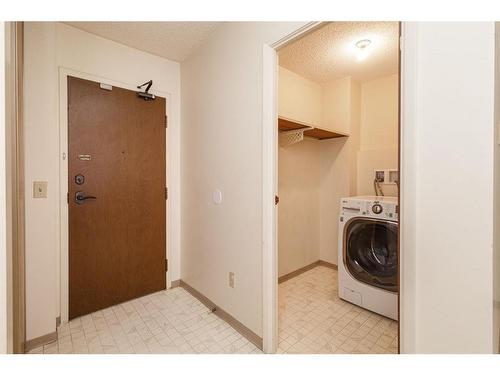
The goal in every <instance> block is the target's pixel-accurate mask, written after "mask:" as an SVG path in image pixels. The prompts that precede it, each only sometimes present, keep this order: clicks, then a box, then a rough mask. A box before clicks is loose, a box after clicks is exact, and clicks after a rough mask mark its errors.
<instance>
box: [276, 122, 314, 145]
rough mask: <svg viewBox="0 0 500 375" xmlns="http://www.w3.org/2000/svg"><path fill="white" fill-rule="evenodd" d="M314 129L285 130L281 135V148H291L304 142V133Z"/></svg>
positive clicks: (308, 127) (307, 127) (310, 127)
mask: <svg viewBox="0 0 500 375" xmlns="http://www.w3.org/2000/svg"><path fill="white" fill-rule="evenodd" d="M312 129H314V128H313V127H312V126H306V127H304V128H300V129H292V130H283V131H280V133H279V140H280V146H283V147H284V146H291V145H293V144H295V143H299V142H301V141H302V140H304V132H305V131H308V130H312Z"/></svg>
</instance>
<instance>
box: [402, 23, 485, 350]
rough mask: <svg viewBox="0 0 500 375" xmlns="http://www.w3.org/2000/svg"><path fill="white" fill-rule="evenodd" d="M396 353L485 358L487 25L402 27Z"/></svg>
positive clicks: (452, 24) (418, 24)
mask: <svg viewBox="0 0 500 375" xmlns="http://www.w3.org/2000/svg"><path fill="white" fill-rule="evenodd" d="M404 30H405V37H404V40H403V55H404V56H403V57H404V59H403V77H404V82H403V84H404V100H403V136H402V144H403V150H402V172H403V179H402V182H403V186H404V191H403V192H402V197H401V198H402V202H403V203H402V210H403V212H402V228H401V229H402V233H403V235H404V238H403V243H402V252H403V254H402V256H403V258H402V277H403V284H402V298H403V300H402V313H403V316H402V322H401V324H402V329H403V333H404V337H403V340H402V345H403V346H402V349H403V351H404V352H418V353H491V352H492V349H493V347H492V329H493V327H492V314H493V311H492V295H493V294H492V293H493V290H492V286H493V278H492V261H493V259H492V243H493V205H492V202H493V81H494V38H493V37H494V24H493V23H491V22H485V23H417V24H413V23H410V24H405V29H404Z"/></svg>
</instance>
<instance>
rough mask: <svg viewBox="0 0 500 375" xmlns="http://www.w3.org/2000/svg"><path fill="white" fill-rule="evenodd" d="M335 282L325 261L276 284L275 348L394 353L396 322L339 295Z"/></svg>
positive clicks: (395, 351)
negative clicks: (276, 339) (351, 302)
mask: <svg viewBox="0 0 500 375" xmlns="http://www.w3.org/2000/svg"><path fill="white" fill-rule="evenodd" d="M337 285H338V283H337V271H336V270H333V269H330V268H327V267H323V266H319V267H315V268H313V269H312V270H309V271H307V272H305V273H303V274H301V275H299V276H297V277H294V278H293V279H290V280H287V281H285V282H283V283H281V284H280V285H279V347H278V353H325V354H326V353H343V354H346V353H379V354H382V353H391V354H395V353H397V350H398V334H397V330H398V324H397V322H396V321H393V320H391V319H388V318H385V317H383V316H380V315H377V314H375V313H372V312H370V311H367V310H364V309H362V308H360V307H358V306H355V305H352V304H350V303H348V302H345V301H343V300H341V299H340V298H339V297H338V293H337V290H338V289H337Z"/></svg>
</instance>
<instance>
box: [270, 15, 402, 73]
mask: <svg viewBox="0 0 500 375" xmlns="http://www.w3.org/2000/svg"><path fill="white" fill-rule="evenodd" d="M398 28H399V25H398V23H397V22H331V23H328V24H327V25H326V26H323V27H321V28H320V29H318V30H315V31H313V32H312V33H310V34H308V35H306V36H305V37H303V38H301V39H299V40H297V41H296V42H293V43H291V44H290V45H287V46H286V47H284V48H283V49H281V50H280V51H279V64H280V65H281V66H282V67H284V68H286V69H288V70H291V71H293V72H295V73H297V74H299V75H301V76H303V77H305V78H308V79H311V80H313V81H316V82H319V83H325V82H328V81H332V80H335V79H338V78H343V77H347V76H351V77H353V78H354V79H355V80H357V81H359V82H365V81H369V80H372V79H376V78H378V77H382V76H385V75H389V74H394V73H397V71H398V38H399V36H398V35H399V31H398ZM362 39H370V40H371V41H372V43H371V45H370V46H369V48H370V51H369V54H368V56H367V57H366V58H365V59H364V60H362V61H358V59H357V56H356V50H357V48H356V46H355V43H356V42H357V41H359V40H362Z"/></svg>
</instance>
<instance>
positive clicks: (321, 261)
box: [317, 260, 339, 270]
mask: <svg viewBox="0 0 500 375" xmlns="http://www.w3.org/2000/svg"><path fill="white" fill-rule="evenodd" d="M317 263H318V266H323V267H328V268H331V269H332V270H338V269H339V267H338V266H337V265H336V264H333V263H330V262H327V261H326V260H318V262H317Z"/></svg>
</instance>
